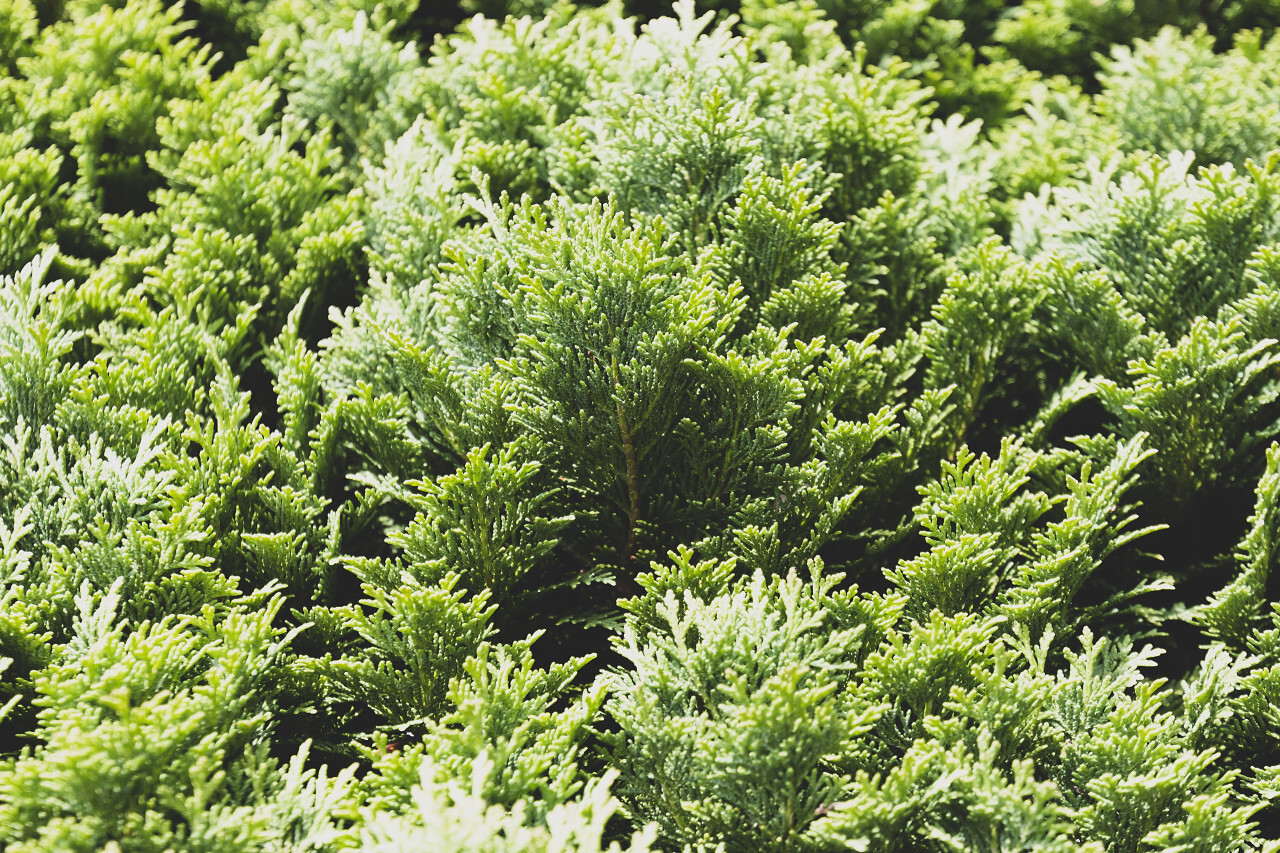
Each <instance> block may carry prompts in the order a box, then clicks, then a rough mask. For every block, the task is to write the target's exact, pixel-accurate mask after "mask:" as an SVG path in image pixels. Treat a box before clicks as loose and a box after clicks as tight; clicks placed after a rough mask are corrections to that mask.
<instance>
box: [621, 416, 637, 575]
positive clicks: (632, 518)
mask: <svg viewBox="0 0 1280 853" xmlns="http://www.w3.org/2000/svg"><path fill="white" fill-rule="evenodd" d="M617 406H618V431H619V432H620V433H622V455H623V456H624V457H626V460H627V499H628V501H629V502H630V508H629V511H628V513H627V549H626V551H625V552H624V554H623V559H624V560H626V561H628V562H630V560H631V555H632V553H633V552H634V551H635V547H636V525H637V523H638V522H639V521H640V471H639V465H637V464H636V448H635V444H634V443H633V442H632V440H631V428H630V427H629V426H627V418H626V415H624V414H623V412H622V403H618V404H617Z"/></svg>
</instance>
